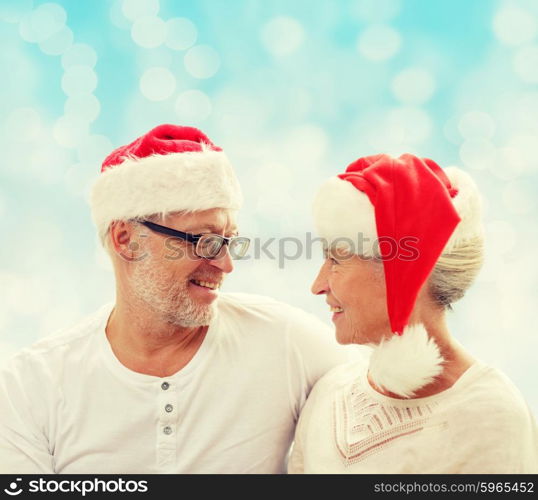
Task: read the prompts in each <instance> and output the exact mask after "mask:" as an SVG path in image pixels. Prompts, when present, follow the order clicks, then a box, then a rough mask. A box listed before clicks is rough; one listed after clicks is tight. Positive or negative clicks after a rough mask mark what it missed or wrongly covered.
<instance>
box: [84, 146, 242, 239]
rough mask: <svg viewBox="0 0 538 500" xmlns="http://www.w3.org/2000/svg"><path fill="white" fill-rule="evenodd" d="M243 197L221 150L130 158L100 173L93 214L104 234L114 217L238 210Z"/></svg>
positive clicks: (94, 191) (96, 185)
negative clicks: (219, 209)
mask: <svg viewBox="0 0 538 500" xmlns="http://www.w3.org/2000/svg"><path fill="white" fill-rule="evenodd" d="M242 201H243V198H242V195H241V189H240V187H239V183H238V181H237V178H236V176H235V173H234V171H233V168H232V166H231V165H230V162H229V161H228V159H227V157H226V155H225V154H224V153H223V152H221V151H212V150H208V149H205V148H204V150H203V151H201V152H200V151H194V152H184V153H171V154H167V155H153V156H148V157H146V158H140V159H138V158H127V159H126V160H125V161H124V162H123V163H121V164H119V165H115V166H113V167H110V168H108V169H107V170H105V171H104V172H102V173H101V174H100V175H99V178H98V179H97V181H96V182H95V184H94V185H93V188H92V192H91V196H90V205H91V210H92V218H93V220H94V223H95V225H96V226H97V229H98V231H99V235H100V236H101V238H102V237H103V236H104V234H105V233H106V231H107V230H108V226H109V225H110V223H111V222H112V221H113V220H126V219H132V218H135V217H146V216H148V215H152V214H157V213H161V214H165V213H170V212H179V211H199V210H208V209H211V208H227V209H233V210H237V209H239V208H240V207H241V204H242Z"/></svg>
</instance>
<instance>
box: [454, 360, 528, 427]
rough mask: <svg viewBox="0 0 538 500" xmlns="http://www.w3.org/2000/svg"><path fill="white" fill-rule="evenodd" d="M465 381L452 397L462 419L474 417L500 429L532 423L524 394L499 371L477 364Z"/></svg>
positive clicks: (479, 362) (480, 363)
mask: <svg viewBox="0 0 538 500" xmlns="http://www.w3.org/2000/svg"><path fill="white" fill-rule="evenodd" d="M466 378H467V380H464V381H463V383H462V384H460V387H458V390H457V391H456V394H455V398H454V399H455V402H457V404H458V407H459V412H458V413H459V414H460V415H461V416H462V418H465V417H475V418H477V419H480V420H481V421H484V420H486V421H487V422H489V424H490V425H496V426H498V427H499V428H502V427H505V426H509V427H511V428H512V427H514V425H515V426H521V425H522V424H524V423H527V424H531V425H533V424H534V417H533V415H532V413H531V412H530V410H529V407H528V405H527V403H526V401H525V399H524V397H523V395H522V394H521V392H520V391H519V389H518V388H517V387H516V386H515V385H514V383H513V382H512V381H511V380H510V378H509V377H508V376H507V375H506V374H505V373H503V372H502V371H501V370H499V369H497V368H494V367H492V366H489V365H487V364H486V363H483V362H481V361H478V362H476V363H475V365H474V366H473V367H472V373H469V374H468V376H467V377H466Z"/></svg>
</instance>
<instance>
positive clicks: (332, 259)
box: [329, 257, 338, 264]
mask: <svg viewBox="0 0 538 500" xmlns="http://www.w3.org/2000/svg"><path fill="white" fill-rule="evenodd" d="M329 260H330V261H331V264H338V261H337V260H336V259H335V258H334V257H329Z"/></svg>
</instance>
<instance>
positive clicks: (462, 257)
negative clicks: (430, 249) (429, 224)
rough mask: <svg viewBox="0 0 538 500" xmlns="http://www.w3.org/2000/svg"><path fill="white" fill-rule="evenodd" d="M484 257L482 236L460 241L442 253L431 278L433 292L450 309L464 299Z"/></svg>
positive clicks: (438, 301) (437, 301)
mask: <svg viewBox="0 0 538 500" xmlns="http://www.w3.org/2000/svg"><path fill="white" fill-rule="evenodd" d="M483 261H484V239H483V238H482V236H477V237H475V238H471V239H466V240H463V241H461V242H459V243H456V244H455V245H454V246H453V247H452V248H451V249H450V251H449V252H446V253H443V254H441V256H440V257H439V259H438V261H437V263H436V264H435V267H434V268H433V271H432V273H431V275H430V278H429V286H430V293H431V295H432V297H433V299H434V300H435V302H436V303H437V304H439V305H441V306H443V307H444V308H446V309H451V308H452V307H451V306H452V304H453V303H454V302H456V301H458V300H460V299H461V298H462V297H463V296H464V295H465V292H466V291H467V290H468V289H469V287H470V286H471V284H472V283H473V281H474V280H475V278H476V276H477V275H478V272H479V271H480V268H481V267H482V263H483Z"/></svg>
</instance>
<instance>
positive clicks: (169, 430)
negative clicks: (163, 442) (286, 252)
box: [163, 425, 172, 436]
mask: <svg viewBox="0 0 538 500" xmlns="http://www.w3.org/2000/svg"><path fill="white" fill-rule="evenodd" d="M163 432H164V433H165V434H166V435H167V436H169V435H170V434H172V427H170V426H168V425H167V426H166V427H165V428H164V429H163Z"/></svg>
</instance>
